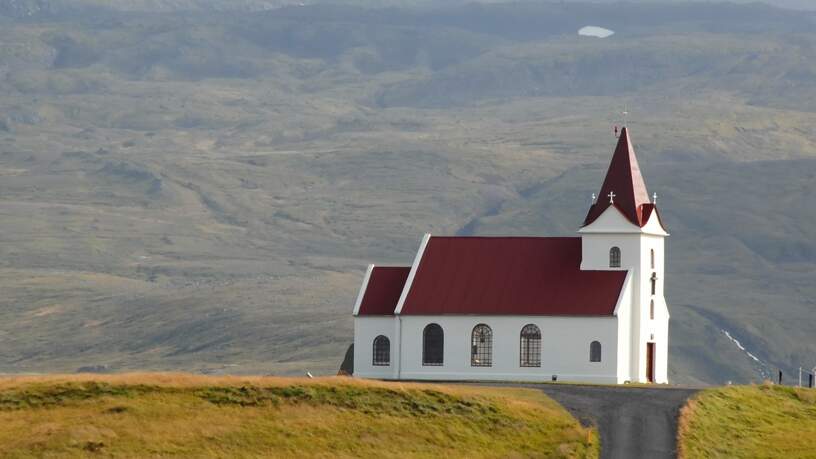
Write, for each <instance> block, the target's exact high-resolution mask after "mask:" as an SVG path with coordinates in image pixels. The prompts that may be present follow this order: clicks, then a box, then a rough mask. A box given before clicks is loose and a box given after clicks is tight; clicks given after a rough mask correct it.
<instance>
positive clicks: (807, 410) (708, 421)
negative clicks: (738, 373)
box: [678, 384, 816, 458]
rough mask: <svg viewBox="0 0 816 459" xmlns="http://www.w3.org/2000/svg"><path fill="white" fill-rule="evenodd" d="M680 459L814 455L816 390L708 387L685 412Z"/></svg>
mask: <svg viewBox="0 0 816 459" xmlns="http://www.w3.org/2000/svg"><path fill="white" fill-rule="evenodd" d="M678 436H679V438H678V447H679V449H680V457H685V458H697V457H705V458H712V457H713V458H748V457H750V458H754V457H786V458H797V457H814V454H816V452H814V450H813V439H814V438H816V390H813V389H799V388H792V387H782V386H774V385H770V384H764V385H759V386H733V387H722V388H717V389H709V390H705V391H702V392H700V393H699V394H698V395H697V396H695V397H694V398H692V399H691V400H689V402H688V404H687V405H686V406H685V407H684V408H683V410H682V412H681V416H680V431H679V434H678Z"/></svg>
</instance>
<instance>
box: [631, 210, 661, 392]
mask: <svg viewBox="0 0 816 459" xmlns="http://www.w3.org/2000/svg"><path fill="white" fill-rule="evenodd" d="M651 220H657V217H656V216H654V215H653V216H652V218H651V219H650V223H651ZM664 246H665V238H664V237H663V236H656V235H647V234H644V235H643V236H642V237H641V253H643V257H642V258H641V269H640V270H641V272H642V273H643V274H642V275H641V283H640V289H639V290H640V298H641V301H640V303H639V306H640V307H639V313H638V321H639V322H640V327H639V330H640V333H638V334H634V335H633V336H636V337H637V339H638V355H637V362H638V371H637V373H638V380H639V381H641V382H647V381H648V377H647V375H646V370H647V361H646V360H647V357H648V353H647V345H648V343H655V359H654V365H655V382H657V383H667V382H668V341H669V336H668V331H669V326H668V323H669V311H668V307H667V306H666V300H665V297H664V295H663V283H664V282H663V280H664V259H665V252H664ZM652 250H654V252H655V260H654V268H653V267H652V262H651V251H652ZM653 273H654V274H656V275H657V282H655V294H654V295H652V286H651V276H652V274H653ZM652 301H654V303H655V315H654V319H652V318H651V311H650V310H651V304H650V303H651V302H652Z"/></svg>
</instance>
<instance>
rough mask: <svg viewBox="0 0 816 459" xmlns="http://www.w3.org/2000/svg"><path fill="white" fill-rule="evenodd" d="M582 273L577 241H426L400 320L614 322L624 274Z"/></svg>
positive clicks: (512, 239)
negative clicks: (469, 317)
mask: <svg viewBox="0 0 816 459" xmlns="http://www.w3.org/2000/svg"><path fill="white" fill-rule="evenodd" d="M580 265H581V239H580V238H541V237H431V238H430V240H429V241H428V244H427V247H426V248H425V251H424V253H423V254H422V258H421V260H420V262H419V266H418V268H417V271H416V274H415V276H414V279H413V282H412V284H411V285H410V287H409V288H410V291H409V292H408V294H407V296H406V299H405V303H404V304H403V307H402V311H401V312H400V314H404V315H425V314H427V315H439V314H485V315H488V314H496V315H498V314H501V315H504V314H508V315H511V314H514V315H554V316H587V315H590V316H609V315H612V314H613V313H614V311H615V306H616V304H617V301H618V296H619V295H620V292H621V289H622V288H623V283H624V280H625V279H626V271H581V269H580Z"/></svg>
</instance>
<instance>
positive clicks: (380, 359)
mask: <svg viewBox="0 0 816 459" xmlns="http://www.w3.org/2000/svg"><path fill="white" fill-rule="evenodd" d="M371 361H372V362H373V364H374V365H375V366H381V367H387V366H388V365H391V341H389V339H388V338H387V337H385V336H383V335H380V336H378V337H376V338H374V358H373V359H372V360H371Z"/></svg>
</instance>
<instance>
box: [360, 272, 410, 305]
mask: <svg viewBox="0 0 816 459" xmlns="http://www.w3.org/2000/svg"><path fill="white" fill-rule="evenodd" d="M410 271H411V267H410V266H374V267H373V268H372V270H371V273H370V274H369V277H368V283H367V284H366V285H363V289H364V292H363V294H362V295H363V297H362V301H361V303H360V309H359V310H358V312H357V313H358V315H361V316H364V315H366V316H373V315H393V314H394V310H395V309H396V308H397V302H398V301H399V298H400V295H401V294H402V288H403V287H404V286H405V279H407V278H408V273H409V272H410Z"/></svg>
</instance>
